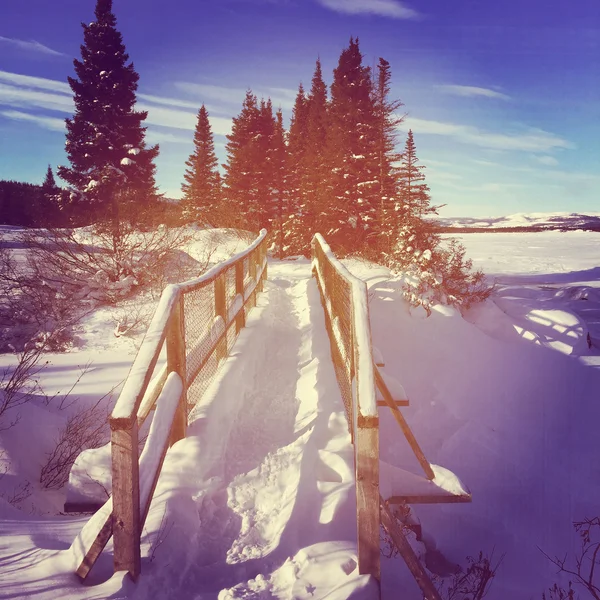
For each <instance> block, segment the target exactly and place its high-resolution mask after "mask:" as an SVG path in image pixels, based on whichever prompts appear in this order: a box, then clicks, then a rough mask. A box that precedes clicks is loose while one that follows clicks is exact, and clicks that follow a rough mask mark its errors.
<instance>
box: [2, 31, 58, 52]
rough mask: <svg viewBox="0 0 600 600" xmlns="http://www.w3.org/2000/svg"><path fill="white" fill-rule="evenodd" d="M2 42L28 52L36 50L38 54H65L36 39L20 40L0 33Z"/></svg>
mask: <svg viewBox="0 0 600 600" xmlns="http://www.w3.org/2000/svg"><path fill="white" fill-rule="evenodd" d="M0 43H1V44H6V45H9V46H12V47H13V48H18V49H19V50H25V51H26V52H35V53H37V54H46V55H49V56H65V55H64V54H63V53H62V52H57V51H56V50H52V48H48V46H44V44H40V42H36V41H35V40H18V39H16V38H8V37H4V36H1V35H0Z"/></svg>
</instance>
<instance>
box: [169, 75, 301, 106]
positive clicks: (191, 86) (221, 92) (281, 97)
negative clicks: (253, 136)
mask: <svg viewBox="0 0 600 600" xmlns="http://www.w3.org/2000/svg"><path fill="white" fill-rule="evenodd" d="M175 87H176V88H177V89H178V90H180V91H182V92H184V93H185V94H188V95H189V96H192V97H194V96H195V97H197V98H198V102H200V103H202V102H206V101H212V102H221V103H223V104H227V105H229V106H232V105H233V106H236V107H238V106H241V104H242V102H243V100H244V97H245V96H246V91H247V90H246V89H244V88H232V87H225V86H220V85H210V84H205V83H190V82H187V81H177V82H175ZM252 92H253V93H254V94H255V95H256V96H258V97H259V98H271V102H272V103H273V106H274V107H275V108H278V107H281V108H285V109H291V108H293V106H294V101H295V99H296V95H297V93H298V92H297V90H291V89H288V88H279V87H265V88H258V89H255V88H252ZM209 112H210V111H209Z"/></svg>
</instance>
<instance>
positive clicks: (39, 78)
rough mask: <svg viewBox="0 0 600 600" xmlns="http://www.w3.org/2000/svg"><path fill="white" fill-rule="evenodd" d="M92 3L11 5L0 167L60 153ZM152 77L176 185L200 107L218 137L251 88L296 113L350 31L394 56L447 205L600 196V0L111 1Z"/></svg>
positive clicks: (157, 133) (364, 44) (57, 158)
mask: <svg viewBox="0 0 600 600" xmlns="http://www.w3.org/2000/svg"><path fill="white" fill-rule="evenodd" d="M94 7H95V1H94V0H60V2H52V3H50V2H47V0H19V2H1V3H0V179H16V180H21V181H30V182H32V183H40V182H41V181H42V179H43V176H44V173H45V170H46V167H47V165H48V164H49V163H50V164H51V165H52V166H53V167H55V166H56V165H57V164H64V163H65V161H66V156H65V154H64V150H63V149H64V124H63V120H64V118H65V117H66V116H68V115H69V114H70V113H71V111H72V110H73V109H72V100H71V94H70V89H69V87H68V85H67V83H66V81H67V76H69V75H72V74H73V65H72V60H73V58H75V57H79V45H80V44H81V42H82V39H83V32H82V29H81V26H80V23H81V22H82V21H84V22H90V21H92V20H93V18H94V15H93V13H94ZM113 8H114V12H115V14H116V16H117V22H118V28H119V30H120V31H121V32H122V34H123V37H124V41H125V45H126V47H127V51H128V52H129V55H130V57H131V59H132V60H133V62H134V64H135V67H136V70H137V71H138V73H139V74H140V86H139V90H138V100H139V105H140V108H143V109H144V110H148V112H149V116H148V120H147V121H146V123H147V125H148V141H149V142H152V143H156V142H158V143H160V148H161V152H160V157H159V159H158V162H157V165H158V173H157V180H158V183H159V186H160V188H161V191H163V192H165V193H166V194H167V195H168V196H172V197H179V196H180V185H181V181H182V178H183V171H184V169H185V165H184V162H185V160H186V159H187V157H188V155H189V154H190V152H191V151H192V136H193V129H194V126H195V122H196V113H197V110H198V108H199V107H200V105H201V104H202V103H204V104H206V106H207V109H208V111H209V114H210V118H211V123H212V127H213V132H214V133H215V141H216V149H217V153H218V155H219V158H220V160H221V162H223V161H224V160H225V150H224V146H225V142H226V139H225V137H224V136H225V134H227V133H228V132H229V129H230V125H231V117H233V116H235V115H237V114H238V113H239V111H240V109H241V104H242V101H243V98H244V94H245V91H246V89H247V88H251V89H252V90H253V91H254V92H255V93H256V94H258V95H259V97H260V96H264V97H267V96H270V97H271V98H272V100H273V103H274V105H275V106H276V107H277V106H281V108H282V109H283V111H284V116H285V118H286V125H287V124H289V117H290V116H291V107H292V105H293V101H294V97H295V95H296V91H297V88H298V84H299V83H300V81H302V82H303V83H304V85H305V86H306V87H309V86H310V80H311V77H312V73H313V69H314V64H315V60H316V58H317V56H320V58H321V61H322V63H323V70H324V75H325V79H326V82H327V83H328V84H330V83H331V79H332V71H333V68H334V67H335V65H336V64H337V60H338V57H339V54H340V52H341V50H342V49H343V48H344V47H345V46H347V44H348V40H349V38H350V36H358V37H359V38H360V45H361V50H362V52H363V55H364V57H365V58H364V60H365V63H366V64H369V65H374V64H376V62H377V60H378V58H379V57H380V56H382V57H384V58H385V59H387V60H388V61H389V62H390V63H391V67H392V78H393V94H392V95H393V96H394V97H395V98H399V99H400V100H402V101H403V102H404V104H405V107H404V110H405V111H406V113H407V117H406V120H405V123H404V124H403V125H401V126H400V129H401V132H400V142H401V143H403V141H404V135H405V131H406V130H407V129H408V128H409V127H410V128H412V130H413V133H414V136H415V142H416V145H417V153H418V155H419V156H420V158H421V160H422V162H423V164H425V165H426V166H427V169H426V173H427V177H428V183H429V185H430V187H431V190H432V197H433V202H434V203H436V204H446V205H447V206H446V207H444V208H443V209H441V211H440V214H441V215H443V216H492V215H504V214H512V213H517V212H546V211H569V212H571V211H577V212H585V211H598V210H600V201H599V192H600V171H599V170H598V165H599V163H600V2H598V0H573V1H571V2H570V3H566V2H558V0H503V1H502V2H487V1H482V0H453V1H452V2H449V1H448V0H429V1H428V2H423V1H422V0H406V1H403V2H400V1H397V0H168V1H167V0H154V1H153V2H142V1H141V0H114V6H113Z"/></svg>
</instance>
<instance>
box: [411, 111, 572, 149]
mask: <svg viewBox="0 0 600 600" xmlns="http://www.w3.org/2000/svg"><path fill="white" fill-rule="evenodd" d="M400 128H401V129H402V130H404V131H406V130H408V129H412V130H413V132H414V133H415V134H417V135H419V134H429V135H443V136H447V137H452V138H454V139H456V140H457V141H459V142H462V143H464V144H470V145H474V146H480V147H482V148H490V149H493V150H523V151H528V152H548V151H550V150H554V149H556V148H574V145H573V144H572V143H571V142H569V141H568V140H565V139H563V138H561V137H559V136H557V135H555V134H553V133H549V132H547V131H544V130H542V129H527V130H526V131H524V132H518V133H512V134H510V133H494V132H491V131H485V130H483V129H479V128H478V127H474V126H472V125H459V124H456V123H449V122H443V121H429V120H427V119H417V118H415V117H410V116H409V117H407V118H406V119H405V121H404V122H403V123H402V124H401V125H400Z"/></svg>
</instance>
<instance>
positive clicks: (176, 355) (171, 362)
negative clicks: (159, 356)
mask: <svg viewBox="0 0 600 600" xmlns="http://www.w3.org/2000/svg"><path fill="white" fill-rule="evenodd" d="M184 319H185V315H184V305H183V295H180V297H179V301H178V302H177V305H176V306H175V309H174V310H173V313H172V314H171V318H170V319H169V323H168V325H167V372H168V373H171V372H173V371H175V372H176V373H177V374H178V375H179V376H180V377H181V381H182V382H183V392H182V394H181V399H180V401H179V406H178V407H177V412H176V413H175V418H174V420H173V426H172V428H171V437H170V439H169V445H170V446H172V445H173V444H175V443H176V442H178V441H179V440H182V439H183V438H184V437H185V434H186V429H187V394H186V378H187V377H186V360H185V321H184Z"/></svg>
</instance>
